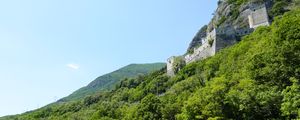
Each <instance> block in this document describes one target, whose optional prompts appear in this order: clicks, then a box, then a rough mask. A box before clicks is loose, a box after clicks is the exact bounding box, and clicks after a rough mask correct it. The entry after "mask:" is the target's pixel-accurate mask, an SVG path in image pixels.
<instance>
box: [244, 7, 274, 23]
mask: <svg viewBox="0 0 300 120" xmlns="http://www.w3.org/2000/svg"><path fill="white" fill-rule="evenodd" d="M248 19H249V27H250V28H254V29H255V28H257V27H259V26H269V25H270V22H269V16H268V13H267V8H266V6H265V5H262V6H260V7H257V8H255V9H253V10H252V12H251V13H250V15H249V16H248Z"/></svg>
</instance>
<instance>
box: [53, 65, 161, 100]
mask: <svg viewBox="0 0 300 120" xmlns="http://www.w3.org/2000/svg"><path fill="white" fill-rule="evenodd" d="M165 65H166V64H165V63H153V64H130V65H128V66H125V67H123V68H121V69H119V70H116V71H114V72H111V73H108V74H105V75H103V76H100V77H98V78H96V79H95V80H94V81H92V82H91V83H90V84H88V85H87V86H86V87H83V88H80V89H79V90H77V91H75V92H74V93H72V94H71V95H69V96H68V97H65V98H63V99H61V100H59V102H66V101H70V100H78V99H80V98H84V97H86V96H89V95H93V94H95V93H97V92H99V91H104V90H112V89H114V86H115V85H116V84H117V83H119V82H120V81H121V80H123V79H125V78H132V77H137V76H139V75H146V74H149V73H151V72H153V71H157V70H159V69H161V68H163V67H165Z"/></svg>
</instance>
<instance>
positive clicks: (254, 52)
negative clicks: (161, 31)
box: [0, 0, 300, 120]
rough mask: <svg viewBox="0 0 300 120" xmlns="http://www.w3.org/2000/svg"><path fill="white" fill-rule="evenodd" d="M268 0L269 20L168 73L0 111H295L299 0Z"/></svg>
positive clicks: (254, 117) (193, 115) (136, 119)
mask: <svg viewBox="0 0 300 120" xmlns="http://www.w3.org/2000/svg"><path fill="white" fill-rule="evenodd" d="M262 1H263V0H220V2H219V7H218V9H220V8H221V7H224V5H225V6H227V5H228V6H231V7H229V8H230V9H235V10H238V11H243V6H247V5H249V4H252V3H249V2H254V3H256V2H262ZM222 2H226V3H222ZM266 2H270V1H269V0H266ZM271 2H272V3H271V4H270V6H269V8H268V12H271V13H272V11H273V14H274V16H270V18H271V19H272V24H271V25H270V26H260V27H258V28H256V29H255V30H254V31H253V32H251V33H249V34H248V35H244V36H243V37H241V40H240V41H239V42H237V43H236V44H234V45H232V46H228V47H226V48H224V49H222V50H220V51H219V52H217V53H216V54H215V55H214V56H211V57H208V58H206V59H203V60H200V61H194V62H192V63H189V64H186V65H185V66H183V67H182V68H181V69H179V70H178V72H177V73H176V74H175V75H174V76H172V77H170V76H168V75H167V72H166V69H161V70H158V71H155V72H153V73H150V74H147V75H143V76H140V77H137V78H133V79H126V80H123V81H121V82H120V83H119V84H118V85H117V86H116V88H114V89H113V90H112V91H108V92H99V93H97V94H95V95H92V96H88V97H85V98H84V99H80V100H75V101H69V102H65V103H61V104H54V105H50V106H46V107H43V108H40V109H38V110H34V111H30V112H27V113H24V114H21V115H15V116H7V117H3V118H2V119H5V120H7V119H8V120H10V119H11V120H36V119H46V120H60V119H70V120H120V119H121V120H175V119H176V120H207V119H208V120H227V119H233V120H243V119H247V120H261V119H300V110H299V108H300V101H299V100H300V99H299V98H300V8H299V7H300V1H299V0H274V1H271ZM222 12H225V11H222ZM236 12H237V11H236ZM221 14H222V13H221ZM236 14H237V13H234V12H232V13H231V14H229V16H228V17H230V18H231V17H232V15H236ZM239 15H241V14H238V16H237V17H233V18H239V17H240V16H239ZM222 21H226V20H222ZM234 21H235V20H232V22H234ZM241 21H243V20H241ZM226 24H227V23H226ZM228 24H231V25H237V26H240V25H241V24H240V23H234V24H233V23H230V22H228ZM215 25H216V24H215ZM219 25H221V24H219ZM209 26H210V25H208V27H207V28H209ZM197 35H201V34H197ZM199 38H201V37H198V38H197V40H199ZM194 40H196V39H194ZM195 43H196V42H195ZM0 119H1V118H0Z"/></svg>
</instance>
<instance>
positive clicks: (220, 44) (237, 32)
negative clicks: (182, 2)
mask: <svg viewBox="0 0 300 120" xmlns="http://www.w3.org/2000/svg"><path fill="white" fill-rule="evenodd" d="M249 11H250V12H249V15H248V23H249V26H248V28H243V29H236V28H234V27H233V26H229V25H228V26H223V27H216V28H214V29H213V30H211V31H207V32H206V33H207V34H206V37H203V38H202V40H201V41H202V44H201V46H199V47H197V48H194V49H193V52H192V53H187V54H185V55H183V56H182V57H183V59H184V61H185V64H189V63H191V62H194V61H197V60H203V59H205V58H207V57H210V56H214V55H215V54H216V53H217V52H218V51H219V50H221V49H223V48H225V47H227V46H231V45H233V44H235V43H237V42H238V39H237V37H242V36H245V35H247V34H250V33H251V32H253V31H254V29H256V28H257V27H259V26H269V25H270V22H269V17H268V13H267V8H266V6H265V5H264V4H263V5H260V6H256V7H250V8H249ZM175 58H176V57H175V56H172V57H170V58H169V59H168V60H167V74H168V76H174V75H175V72H174V62H175Z"/></svg>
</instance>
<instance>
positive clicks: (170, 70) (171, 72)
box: [167, 56, 175, 76]
mask: <svg viewBox="0 0 300 120" xmlns="http://www.w3.org/2000/svg"><path fill="white" fill-rule="evenodd" d="M174 60H175V56H172V57H170V58H168V60H167V75H168V76H174V74H175V72H174V69H173V68H174V66H173V63H174Z"/></svg>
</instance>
